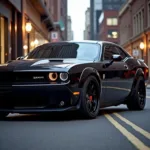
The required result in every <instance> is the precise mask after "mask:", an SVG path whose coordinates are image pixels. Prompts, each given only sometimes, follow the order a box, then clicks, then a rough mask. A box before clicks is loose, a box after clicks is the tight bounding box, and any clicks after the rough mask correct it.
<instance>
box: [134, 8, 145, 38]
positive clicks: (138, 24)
mask: <svg viewBox="0 0 150 150" xmlns="http://www.w3.org/2000/svg"><path fill="white" fill-rule="evenodd" d="M143 30H144V8H143V9H142V10H140V11H139V12H138V13H136V14H135V16H134V17H133V35H134V36H135V35H137V34H139V33H141V32H142V31H143Z"/></svg>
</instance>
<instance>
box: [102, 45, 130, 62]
mask: <svg viewBox="0 0 150 150" xmlns="http://www.w3.org/2000/svg"><path fill="white" fill-rule="evenodd" d="M106 45H112V46H114V47H117V48H118V49H119V50H120V51H121V52H123V53H124V54H125V56H126V57H125V58H123V59H122V60H121V61H119V62H123V61H124V60H125V59H126V58H127V57H131V56H130V55H129V54H128V53H127V52H126V51H125V50H123V48H122V47H120V46H119V45H116V44H113V43H103V46H102V56H101V60H102V61H110V60H105V59H104V53H105V46H106ZM119 50H117V51H118V54H119V55H120V52H119Z"/></svg>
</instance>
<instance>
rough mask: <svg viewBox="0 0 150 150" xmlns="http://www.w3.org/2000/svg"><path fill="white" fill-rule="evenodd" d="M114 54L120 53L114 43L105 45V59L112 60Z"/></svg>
mask: <svg viewBox="0 0 150 150" xmlns="http://www.w3.org/2000/svg"><path fill="white" fill-rule="evenodd" d="M113 54H119V52H118V50H117V49H116V48H115V46H113V45H109V44H108V45H104V60H111V59H112V55H113Z"/></svg>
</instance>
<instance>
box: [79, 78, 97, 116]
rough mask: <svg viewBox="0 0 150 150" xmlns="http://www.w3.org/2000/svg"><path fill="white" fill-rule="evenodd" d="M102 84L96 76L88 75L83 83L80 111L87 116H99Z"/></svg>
mask: <svg viewBox="0 0 150 150" xmlns="http://www.w3.org/2000/svg"><path fill="white" fill-rule="evenodd" d="M99 95H100V85H99V83H98V81H97V79H96V78H95V77H94V76H90V77H88V79H87V80H86V81H85V83H84V85H83V95H82V97H81V108H80V111H81V113H82V114H83V115H84V117H85V118H89V119H94V118H96V117H97V115H98V113H99V108H100V100H99V97H100V96H99Z"/></svg>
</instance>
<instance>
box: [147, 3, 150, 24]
mask: <svg viewBox="0 0 150 150" xmlns="http://www.w3.org/2000/svg"><path fill="white" fill-rule="evenodd" d="M147 16H148V26H150V1H149V4H148V15H147Z"/></svg>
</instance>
